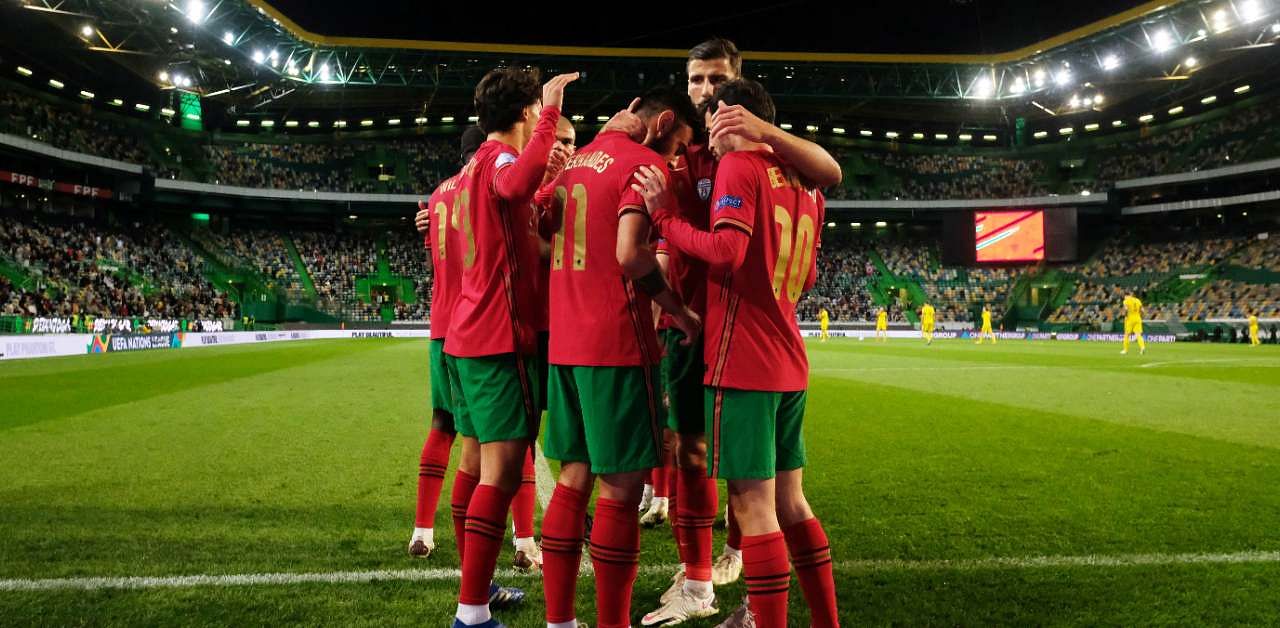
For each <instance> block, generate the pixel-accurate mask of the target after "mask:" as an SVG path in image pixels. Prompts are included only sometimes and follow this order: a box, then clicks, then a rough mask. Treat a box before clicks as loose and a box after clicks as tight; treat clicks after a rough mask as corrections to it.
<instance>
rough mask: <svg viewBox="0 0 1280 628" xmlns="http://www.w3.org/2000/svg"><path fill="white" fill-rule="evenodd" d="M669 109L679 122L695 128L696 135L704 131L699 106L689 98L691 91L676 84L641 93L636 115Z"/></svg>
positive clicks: (646, 116) (657, 112)
mask: <svg viewBox="0 0 1280 628" xmlns="http://www.w3.org/2000/svg"><path fill="white" fill-rule="evenodd" d="M668 109H670V110H671V112H672V113H674V114H675V115H676V121H677V122H681V123H683V124H685V125H686V126H688V127H689V128H690V129H693V135H694V137H697V136H698V135H699V134H700V133H701V132H702V115H701V114H700V113H699V112H698V108H697V107H694V106H693V101H692V100H690V99H689V93H688V92H687V91H686V90H683V89H678V88H676V87H675V86H674V85H666V86H662V87H655V88H653V89H650V90H649V91H647V92H645V93H644V94H643V95H641V96H640V106H639V108H637V110H636V115H639V116H640V117H642V118H648V117H650V116H653V115H656V114H660V113H662V112H663V111H666V110H668Z"/></svg>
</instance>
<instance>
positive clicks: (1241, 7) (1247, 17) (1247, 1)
mask: <svg viewBox="0 0 1280 628" xmlns="http://www.w3.org/2000/svg"><path fill="white" fill-rule="evenodd" d="M1236 12H1238V13H1239V14H1240V19H1241V20H1244V21H1245V22H1246V23H1248V22H1252V21H1254V20H1256V19H1258V18H1260V17H1262V7H1261V6H1260V5H1259V4H1258V0H1244V2H1241V3H1239V4H1237V5H1236Z"/></svg>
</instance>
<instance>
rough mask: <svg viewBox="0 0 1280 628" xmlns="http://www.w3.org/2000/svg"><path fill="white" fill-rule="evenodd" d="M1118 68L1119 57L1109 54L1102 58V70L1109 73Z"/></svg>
mask: <svg viewBox="0 0 1280 628" xmlns="http://www.w3.org/2000/svg"><path fill="white" fill-rule="evenodd" d="M1119 67H1120V57H1118V56H1116V55H1114V54H1110V55H1107V56H1105V57H1103V58H1102V69H1104V70H1106V71H1108V72H1110V71H1112V70H1114V69H1116V68H1119Z"/></svg>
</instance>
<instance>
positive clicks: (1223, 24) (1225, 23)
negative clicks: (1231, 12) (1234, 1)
mask: <svg viewBox="0 0 1280 628" xmlns="http://www.w3.org/2000/svg"><path fill="white" fill-rule="evenodd" d="M1211 21H1212V22H1213V32H1215V33H1221V32H1223V31H1225V30H1227V29H1228V28H1230V27H1231V25H1230V22H1229V18H1228V16H1227V10H1226V9H1218V10H1217V11H1214V12H1213V18H1212V20H1211Z"/></svg>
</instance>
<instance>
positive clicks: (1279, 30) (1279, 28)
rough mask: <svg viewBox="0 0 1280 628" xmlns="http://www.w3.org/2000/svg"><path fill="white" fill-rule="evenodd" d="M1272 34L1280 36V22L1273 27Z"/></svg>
mask: <svg viewBox="0 0 1280 628" xmlns="http://www.w3.org/2000/svg"><path fill="white" fill-rule="evenodd" d="M1271 32H1272V33H1275V34H1277V35H1280V22H1276V23H1275V24H1272V25H1271Z"/></svg>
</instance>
